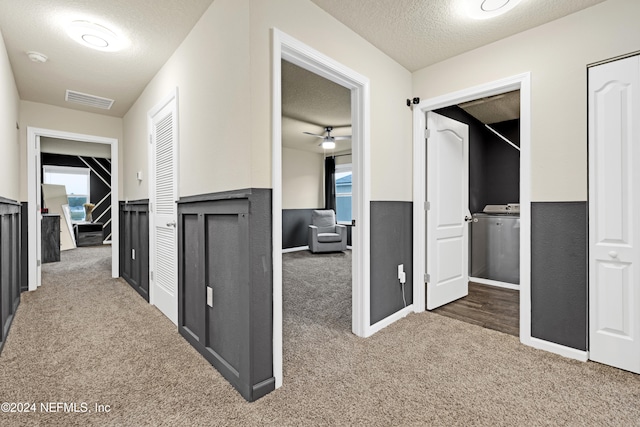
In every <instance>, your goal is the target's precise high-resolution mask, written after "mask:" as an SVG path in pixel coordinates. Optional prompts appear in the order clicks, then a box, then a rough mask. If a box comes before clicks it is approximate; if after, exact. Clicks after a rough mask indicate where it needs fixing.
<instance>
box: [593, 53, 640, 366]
mask: <svg viewBox="0 0 640 427" xmlns="http://www.w3.org/2000/svg"><path fill="white" fill-rule="evenodd" d="M638 117H640V56H634V57H631V58H627V59H623V60H619V61H615V62H610V63H608V64H604V65H599V66H596V67H593V68H591V69H589V325H590V326H589V330H590V333H589V357H590V359H591V360H595V361H596V362H600V363H605V364H607V365H611V366H615V367H617V368H621V369H626V370H628V371H632V372H636V373H640V281H639V280H638V272H636V270H637V269H638V267H639V263H640V244H639V240H640V231H639V229H638V215H639V214H640V168H638V163H640V121H638Z"/></svg>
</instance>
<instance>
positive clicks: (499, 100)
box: [459, 90, 520, 125]
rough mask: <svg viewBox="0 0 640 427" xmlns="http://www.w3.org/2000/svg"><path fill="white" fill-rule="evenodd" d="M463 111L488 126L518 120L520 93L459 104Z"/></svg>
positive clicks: (517, 91) (509, 93)
mask: <svg viewBox="0 0 640 427" xmlns="http://www.w3.org/2000/svg"><path fill="white" fill-rule="evenodd" d="M459 107H461V108H462V109H463V110H465V111H466V112H467V113H469V114H471V115H472V116H473V117H475V118H476V119H478V120H480V121H481V122H482V123H484V124H487V125H490V124H493V123H499V122H504V121H507V120H514V119H519V118H520V91H519V90H515V91H513V92H507V93H503V94H501V95H496V96H490V97H488V98H481V99H478V100H475V101H471V102H465V103H464V104H460V105H459Z"/></svg>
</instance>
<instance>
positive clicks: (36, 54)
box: [27, 51, 49, 63]
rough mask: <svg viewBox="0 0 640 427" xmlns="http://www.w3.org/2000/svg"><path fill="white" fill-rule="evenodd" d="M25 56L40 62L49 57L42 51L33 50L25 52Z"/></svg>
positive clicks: (45, 60)
mask: <svg viewBox="0 0 640 427" xmlns="http://www.w3.org/2000/svg"><path fill="white" fill-rule="evenodd" d="M27 57H28V58H29V59H30V60H31V61H32V62H40V63H44V62H47V59H49V58H47V55H45V54H44V53H40V52H35V51H29V52H27Z"/></svg>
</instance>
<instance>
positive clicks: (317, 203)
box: [282, 147, 324, 209]
mask: <svg viewBox="0 0 640 427" xmlns="http://www.w3.org/2000/svg"><path fill="white" fill-rule="evenodd" d="M323 176H324V156H323V155H322V154H318V153H312V152H309V151H303V150H295V149H293V148H287V147H282V208H283V209H318V208H321V207H323V206H324V179H323Z"/></svg>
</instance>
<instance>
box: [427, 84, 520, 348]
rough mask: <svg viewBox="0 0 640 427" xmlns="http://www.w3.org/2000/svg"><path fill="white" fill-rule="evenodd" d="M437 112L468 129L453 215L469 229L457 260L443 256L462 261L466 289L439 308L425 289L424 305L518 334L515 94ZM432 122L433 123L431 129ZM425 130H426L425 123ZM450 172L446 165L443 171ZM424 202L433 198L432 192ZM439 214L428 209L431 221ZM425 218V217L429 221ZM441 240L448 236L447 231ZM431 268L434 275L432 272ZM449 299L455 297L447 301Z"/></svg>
mask: <svg viewBox="0 0 640 427" xmlns="http://www.w3.org/2000/svg"><path fill="white" fill-rule="evenodd" d="M427 114H428V115H432V114H434V113H432V112H429V113H427ZM435 114H438V115H439V116H441V117H442V119H441V120H444V119H445V118H446V119H449V120H452V121H454V123H461V124H466V126H467V129H466V130H465V133H464V134H465V135H467V134H468V139H469V142H468V150H467V151H468V157H469V160H468V162H466V164H467V165H468V167H467V168H466V169H467V171H466V172H465V173H466V174H467V175H468V180H465V184H468V189H459V190H457V193H460V194H462V195H463V198H464V200H461V201H459V202H460V203H461V204H462V203H463V202H465V203H466V204H467V205H468V206H467V208H466V210H464V209H462V210H460V209H458V212H457V213H456V214H455V215H454V218H452V219H451V220H452V221H453V220H457V221H458V225H459V227H461V228H463V229H464V231H466V232H467V233H468V237H467V238H466V241H467V242H468V248H464V249H463V250H462V255H463V256H462V257H447V259H449V260H450V259H451V258H454V259H455V258H457V259H458V260H461V261H462V264H463V267H462V268H463V269H466V271H468V275H466V274H465V275H461V280H462V281H464V285H465V287H466V284H467V283H468V288H467V289H464V288H463V289H461V292H460V293H458V294H455V295H453V296H452V298H450V299H449V300H447V301H446V302H447V304H444V305H443V304H442V303H443V302H441V303H437V302H436V301H434V298H432V297H430V295H429V294H427V306H428V307H432V308H433V307H434V306H440V307H437V308H435V310H434V312H436V313H438V314H442V315H445V316H448V317H453V318H456V319H459V320H463V321H466V322H468V323H473V324H476V325H481V326H483V327H487V328H490V329H494V330H498V331H500V332H505V333H509V334H511V335H516V336H518V334H519V331H518V330H519V305H520V304H519V298H518V293H519V291H518V290H519V281H520V265H519V261H520V260H519V252H520V250H519V245H520V210H519V206H520V203H519V202H520V123H519V122H520V93H519V91H512V92H507V93H503V94H499V95H494V96H491V97H487V98H481V99H477V100H473V101H469V102H464V103H461V104H458V105H454V106H451V107H446V108H441V109H438V110H436V111H435ZM436 125H437V123H432V125H431V127H435V126H436ZM427 127H428V128H429V127H430V125H429V122H427ZM440 133H441V132H438V129H437V128H436V129H431V131H430V136H431V138H430V139H429V140H428V148H429V149H430V150H432V151H435V152H437V151H438V150H437V149H436V147H438V146H440V145H446V142H447V141H446V140H441V139H442V137H439V136H438V135H439V134H440ZM427 158H428V159H429V154H427ZM435 163H436V165H435V167H441V164H442V162H435ZM431 169H433V168H431ZM452 169H453V168H452V167H448V168H447V171H448V173H451V170H452ZM457 176H461V174H460V173H454V176H453V178H455V177H457ZM452 181H453V179H452V178H449V179H446V180H445V185H447V186H450V185H452V184H451V182H452ZM449 192H451V190H449ZM430 200H431V201H432V202H433V197H431V198H430ZM434 205H436V206H435V208H437V207H438V206H439V207H440V208H442V206H443V205H442V203H441V202H440V203H434ZM429 213H431V211H429ZM439 216H440V215H437V214H435V213H433V214H432V217H434V218H438V217H439ZM463 217H465V219H466V221H465V222H466V224H465V222H463V221H462V218H463ZM429 222H430V219H429V218H428V219H427V226H428V225H429ZM449 222H451V221H449ZM448 229H449V230H450V227H448ZM447 237H448V239H449V241H451V236H449V235H448V236H447ZM465 256H467V257H468V262H466V260H465ZM429 270H432V271H431V272H432V273H436V274H437V271H435V272H433V269H429ZM465 276H467V277H465ZM433 280H435V278H434V277H432V281H433ZM447 280H449V279H447ZM447 286H448V285H446V284H445V285H443V286H440V287H445V288H446V287H447ZM429 287H432V288H438V286H437V285H435V284H434V283H430V284H429V285H428V288H427V290H428V291H429ZM451 299H454V300H453V301H451V302H449V301H450V300H451ZM434 302H435V303H434Z"/></svg>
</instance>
